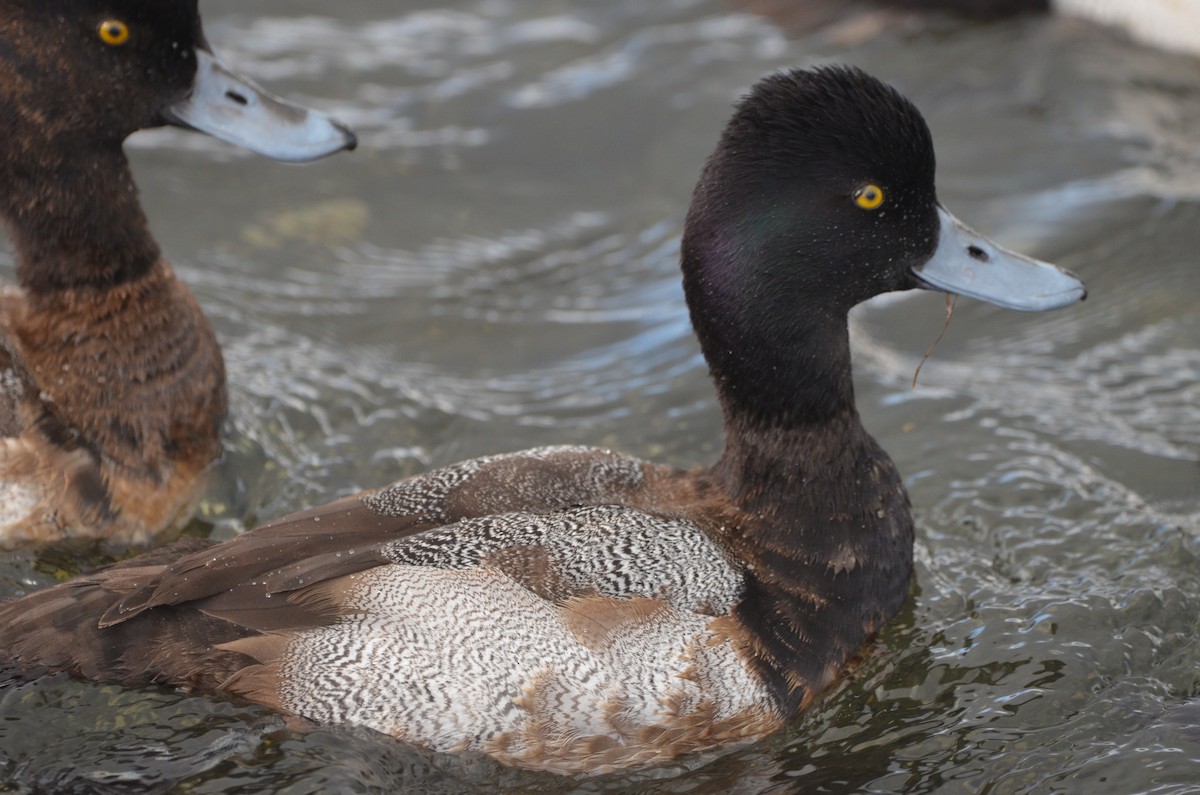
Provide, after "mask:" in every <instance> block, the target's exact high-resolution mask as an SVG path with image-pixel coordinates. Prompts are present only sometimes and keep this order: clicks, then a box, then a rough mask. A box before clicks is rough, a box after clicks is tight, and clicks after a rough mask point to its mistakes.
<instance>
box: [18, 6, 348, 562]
mask: <svg viewBox="0 0 1200 795" xmlns="http://www.w3.org/2000/svg"><path fill="white" fill-rule="evenodd" d="M162 124H175V125H179V126H183V127H188V128H192V129H196V130H200V131H203V132H206V133H209V134H211V135H215V136H217V137H219V138H224V139H226V140H229V141H233V142H234V143H237V144H240V145H242V146H244V147H247V148H249V149H251V150H254V151H257V152H260V153H262V154H265V155H268V156H271V157H274V158H278V159H282V160H310V159H313V158H317V157H321V156H324V155H327V154H331V153H333V152H336V151H338V150H340V149H344V148H352V147H353V146H354V143H355V139H354V135H353V133H351V132H350V130H349V129H347V128H346V127H345V126H343V125H341V124H340V123H338V122H336V121H334V120H332V119H330V118H328V117H326V116H323V115H321V114H318V113H314V112H310V111H307V110H305V109H303V108H298V107H295V106H293V105H289V104H286V103H284V102H282V101H281V100H279V99H277V98H275V97H272V96H271V95H269V94H266V93H264V92H263V91H262V90H261V89H259V88H257V87H255V86H254V85H253V84H251V83H249V82H247V81H246V80H244V79H242V78H239V77H238V76H237V75H235V74H233V73H231V72H230V71H229V70H227V69H225V68H224V67H223V66H222V65H221V64H220V62H219V61H217V60H216V59H215V58H214V57H213V54H212V52H211V50H210V49H209V46H208V44H207V42H206V41H205V39H204V33H203V31H202V30H201V26H200V16H199V13H198V11H197V7H196V2H195V0H104V1H103V2H102V1H101V0H0V216H2V217H3V219H4V223H5V226H6V228H7V230H8V233H9V237H10V239H11V241H12V244H13V245H14V247H15V248H16V258H17V278H18V282H19V285H20V286H19V288H16V287H8V288H0V547H5V546H8V547H11V546H18V545H23V544H37V543H44V542H49V541H54V540H57V539H60V538H63V537H104V538H108V539H112V540H114V541H117V542H120V543H123V544H124V543H142V542H145V541H147V540H148V539H150V538H151V537H153V536H154V535H155V534H156V533H159V532H160V531H162V530H165V529H167V528H170V527H172V526H174V525H176V524H179V523H182V522H183V521H186V519H187V518H188V517H189V516H190V514H191V511H192V509H193V507H194V505H195V502H196V500H197V499H198V497H199V494H200V492H201V490H202V487H203V483H204V478H203V477H202V474H203V473H204V472H205V471H206V470H207V469H208V468H209V467H210V465H211V464H212V463H213V461H214V460H215V459H216V458H217V456H218V455H219V453H220V450H221V443H220V428H221V424H222V421H223V419H224V416H225V409H226V396H225V370H224V364H223V363H222V360H221V352H220V349H219V348H218V346H217V342H216V339H215V337H214V335H213V330H212V327H211V326H210V325H209V323H208V321H207V320H206V319H205V317H204V315H203V314H202V313H201V311H200V308H199V307H198V306H197V304H196V301H195V299H194V298H193V296H192V294H191V293H190V292H189V291H188V289H187V287H185V286H184V285H183V284H182V283H180V282H179V281H178V280H177V279H176V278H175V274H174V273H173V272H172V270H171V267H170V266H169V265H168V264H167V263H166V261H165V260H164V259H163V257H162V254H161V253H160V252H159V248H158V245H157V244H156V243H155V242H154V238H153V237H151V235H150V231H149V229H148V228H147V225H146V218H145V216H144V215H143V213H142V209H141V207H140V205H139V204H138V199H137V190H136V188H135V187H134V184H133V177H132V175H131V174H130V170H129V164H128V162H127V161H126V159H125V155H124V153H123V151H122V148H121V147H122V142H123V141H124V140H125V138H126V137H128V136H129V135H130V134H132V133H133V132H135V131H136V130H139V129H142V128H146V127H155V126H159V125H162Z"/></svg>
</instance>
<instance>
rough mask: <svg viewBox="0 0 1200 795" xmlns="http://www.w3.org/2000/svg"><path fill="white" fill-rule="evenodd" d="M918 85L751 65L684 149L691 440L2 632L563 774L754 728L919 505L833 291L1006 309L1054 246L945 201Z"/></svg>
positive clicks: (343, 520) (141, 581) (201, 559)
mask: <svg viewBox="0 0 1200 795" xmlns="http://www.w3.org/2000/svg"><path fill="white" fill-rule="evenodd" d="M933 177H934V158H933V148H932V143H931V139H930V136H929V131H928V129H927V127H926V125H925V123H924V120H923V119H922V118H921V116H920V114H919V113H918V112H917V110H916V109H915V108H914V107H913V106H912V105H911V104H910V103H909V102H908V101H907V100H905V99H904V98H903V97H901V96H900V95H899V94H898V93H897V92H895V91H894V90H893V89H891V88H889V87H887V86H885V85H884V84H882V83H880V82H879V81H877V80H875V79H874V78H872V77H870V76H868V75H866V74H864V73H863V72H861V71H858V70H855V69H850V68H840V67H828V68H822V69H816V70H812V71H800V70H797V71H792V72H786V73H781V74H777V75H774V76H771V77H768V78H766V79H764V80H763V81H761V82H760V83H759V84H758V85H756V86H755V87H754V89H753V90H752V91H751V93H750V94H749V95H748V97H747V98H746V99H745V100H743V101H742V103H741V104H740V105H739V107H738V109H737V111H736V112H735V114H734V117H733V119H732V121H731V122H730V123H729V125H728V127H727V128H726V130H725V133H724V135H723V136H722V138H721V140H720V143H719V144H718V146H717V148H716V151H715V152H714V154H713V155H712V157H711V158H710V159H709V161H708V163H707V165H706V166H705V168H704V171H703V173H702V175H701V177H700V181H699V184H698V185H697V188H696V191H695V194H694V196H693V201H692V206H691V211H690V212H689V214H688V219H687V223H686V228H685V233H684V238H683V252H682V253H683V257H682V268H683V278H684V287H685V293H686V296H687V300H688V304H689V308H690V310H691V315H692V320H693V324H694V326H695V328H696V332H697V335H698V337H699V339H700V342H701V347H702V349H703V352H704V355H705V357H706V359H707V361H708V364H709V366H710V369H711V371H712V375H713V378H714V381H715V383H716V387H717V392H718V396H719V399H720V402H721V406H722V409H723V412H724V423H725V434H726V445H725V449H724V451H723V453H722V455H721V456H720V458H719V459H718V461H717V462H716V463H714V464H713V465H712V466H708V467H702V468H698V469H688V470H684V469H677V468H672V467H668V466H662V465H658V464H654V463H651V462H647V461H643V460H640V459H636V458H633V457H630V456H626V455H622V454H619V453H614V452H610V451H605V450H598V449H593V448H582V447H552V448H541V449H536V450H529V451H525V452H520V453H512V454H508V455H500V456H494V457H488V458H482V459H475V460H472V461H467V462H463V463H460V464H456V465H452V466H448V467H444V468H441V469H437V470H434V471H431V472H428V473H426V474H423V475H418V476H416V477H412V478H409V479H406V480H402V481H400V482H398V483H395V484H393V485H391V486H387V487H384V488H382V489H378V490H374V491H369V492H365V493H362V494H359V495H354V496H350V497H346V498H343V499H342V500H339V501H337V502H334V503H332V504H330V505H326V506H322V507H319V508H314V509H310V510H307V511H303V512H301V513H298V514H294V515H292V516H289V517H285V518H282V519H280V520H278V521H276V522H273V523H270V524H267V525H264V526H262V527H259V528H257V529H255V530H252V531H250V532H248V533H246V534H244V535H243V536H240V537H238V538H235V539H232V540H230V541H226V542H224V543H221V544H216V545H208V544H204V543H203V542H196V541H188V542H185V543H181V544H179V545H176V546H174V547H171V548H165V549H162V550H158V551H155V552H151V553H149V554H148V555H146V556H143V557H141V558H135V559H133V560H130V561H127V562H125V563H122V564H120V565H118V566H116V567H113V568H111V569H108V570H105V571H101V572H98V573H96V574H94V575H91V576H87V577H82V578H79V579H77V580H75V581H72V582H68V583H65V584H63V585H61V586H59V587H56V588H52V589H49V590H47V591H43V592H41V593H35V594H32V595H30V596H27V597H24V598H22V599H20V600H17V601H14V602H10V603H8V604H7V605H5V606H4V607H3V608H0V656H3V657H4V658H6V659H7V660H9V661H11V662H16V663H19V664H30V665H38V666H42V667H48V668H51V669H56V670H66V671H70V672H72V673H74V674H76V675H79V676H83V677H87V678H90V679H96V680H103V681H115V682H122V683H128V684H136V683H149V682H157V683H164V684H170V685H176V686H185V687H195V688H200V689H205V690H215V691H224V692H228V693H234V694H238V695H241V696H244V697H246V698H248V699H250V700H252V701H255V702H258V703H261V704H265V705H268V706H270V707H272V708H275V709H278V710H280V711H282V712H285V713H289V714H292V715H296V716H300V717H302V718H305V719H308V720H310V721H316V722H321V723H344V724H357V725H362V726H367V727H371V728H373V729H376V730H378V731H381V732H385V733H387V734H390V735H393V736H395V737H398V738H401V739H403V740H406V741H409V742H412V743H416V744H419V745H422V746H425V747H428V748H432V749H435V750H439V751H468V750H469V751H481V752H484V753H487V754H490V755H492V756H493V757H495V758H496V759H499V760H501V761H503V762H505V763H509V764H514V765H519V766H524V767H531V768H539V769H544V770H551V771H557V772H562V773H594V772H601V771H606V770H612V769H616V768H620V767H624V766H629V765H640V764H653V763H659V762H663V761H666V760H669V759H672V758H674V757H676V756H678V755H680V754H682V753H687V752H693V751H704V750H711V749H713V748H716V747H718V746H720V745H722V744H725V743H729V742H735V741H739V740H748V739H751V738H756V737H761V736H763V735H765V734H767V733H769V732H772V731H774V730H776V729H778V728H779V727H781V726H783V725H784V724H785V723H787V722H788V721H790V720H792V719H793V718H794V717H795V716H796V715H798V714H799V713H801V712H802V711H803V710H804V709H805V708H806V707H807V706H808V705H810V704H811V703H812V701H813V699H814V698H815V697H817V696H818V695H819V694H820V693H821V692H822V691H823V690H824V689H825V688H827V687H828V686H829V685H830V683H832V682H833V681H834V680H835V679H836V678H837V676H838V675H839V674H840V673H841V672H842V671H843V670H844V668H845V666H846V665H847V663H848V661H849V660H850V659H851V658H852V657H853V656H854V655H856V654H858V653H859V651H860V649H861V648H862V646H863V644H864V642H865V641H866V640H867V639H868V638H869V637H870V636H871V635H872V634H873V633H874V632H876V631H877V630H878V629H879V628H880V627H881V626H882V625H883V624H884V623H885V622H887V621H888V620H889V619H890V618H891V617H892V616H893V615H894V614H895V613H896V612H897V610H898V609H899V608H900V606H901V605H902V604H903V602H904V600H905V599H906V597H907V593H908V584H909V580H910V578H911V576H912V548H913V520H912V516H911V513H910V509H909V503H908V497H907V495H906V492H905V489H904V486H903V483H902V481H901V478H900V475H899V473H898V472H897V470H896V467H895V465H894V464H893V463H892V461H891V460H890V459H889V458H888V456H887V454H886V453H885V452H884V451H883V450H882V449H881V448H880V447H879V445H878V444H877V443H876V442H875V441H874V440H873V439H872V438H871V436H870V435H869V434H868V433H867V432H866V430H865V429H864V428H863V426H862V423H861V421H860V419H859V416H858V412H857V410H856V408H855V405H854V394H853V385H852V381H851V370H850V346H849V334H848V326H847V313H848V311H849V309H850V308H851V307H852V306H853V305H855V304H857V303H859V302H861V301H863V300H866V299H868V298H870V297H871V296H874V295H877V294H879V293H883V292H887V291H891V290H902V289H910V288H914V287H927V288H936V289H945V290H953V291H955V292H960V293H963V294H968V295H974V296H976V297H980V298H985V299H988V300H992V301H994V302H997V303H1000V304H1002V305H1006V306H1011V307H1013V308H1017V309H1026V310H1037V309H1051V308H1055V307H1058V306H1064V305H1066V304H1069V303H1072V302H1074V301H1076V300H1079V299H1080V298H1082V297H1083V294H1084V291H1083V287H1082V285H1081V284H1080V283H1079V282H1078V281H1077V280H1076V279H1075V278H1074V277H1072V276H1070V275H1069V274H1067V273H1065V272H1063V271H1060V270H1059V269H1056V268H1054V267H1053V266H1050V265H1046V264H1045V263H1040V262H1037V261H1034V260H1028V259H1025V258H1021V257H1019V256H1018V255H1014V254H1011V253H1010V252H1006V251H1004V250H1003V249H1000V248H999V247H997V246H995V245H994V244H992V243H991V242H990V241H988V240H986V239H984V238H982V237H980V236H978V235H976V234H975V233H973V232H971V231H970V230H969V229H968V228H966V227H965V226H963V225H962V224H960V223H958V222H957V221H956V220H955V219H954V218H953V216H951V215H950V214H949V213H948V212H946V211H945V210H944V209H942V208H941V207H940V205H939V204H938V202H937V198H936V193H935V191H934V183H933Z"/></svg>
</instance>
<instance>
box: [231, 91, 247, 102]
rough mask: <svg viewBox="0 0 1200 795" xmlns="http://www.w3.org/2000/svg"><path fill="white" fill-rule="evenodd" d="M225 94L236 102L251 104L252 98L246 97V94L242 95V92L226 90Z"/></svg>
mask: <svg viewBox="0 0 1200 795" xmlns="http://www.w3.org/2000/svg"><path fill="white" fill-rule="evenodd" d="M225 96H226V97H228V98H229V99H232V100H233V101H234V102H236V103H237V104H239V105H249V104H250V100H248V99H246V98H245V97H244V96H242V95H241V94H239V93H238V92H236V91H226V92H225Z"/></svg>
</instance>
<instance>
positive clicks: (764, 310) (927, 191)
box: [683, 67, 1085, 419]
mask: <svg viewBox="0 0 1200 795" xmlns="http://www.w3.org/2000/svg"><path fill="white" fill-rule="evenodd" d="M934 171H935V158H934V151H933V142H932V138H931V136H930V133H929V128H928V126H927V125H926V124H925V120H924V119H923V118H922V117H921V114H920V113H919V112H918V111H917V109H916V108H915V107H914V106H913V105H912V103H910V102H909V101H908V100H907V99H905V98H904V97H903V96H901V95H900V94H899V93H898V92H897V91H895V90H894V89H892V88H890V87H888V86H887V85H885V84H883V83H881V82H880V81H878V80H876V79H875V78H873V77H871V76H870V75H867V74H866V73H864V72H862V71H860V70H858V69H854V68H847V67H825V68H818V69H814V70H795V71H790V72H784V73H779V74H775V75H772V76H770V77H767V78H765V79H764V80H762V81H760V82H759V83H758V84H757V85H756V86H754V88H753V89H752V90H751V92H750V93H749V95H748V96H746V97H745V98H744V99H743V100H742V102H741V103H740V104H739V105H738V107H737V109H736V111H735V113H734V115H733V118H732V120H731V121H730V122H729V124H728V126H727V127H726V129H725V131H724V133H723V134H722V136H721V138H720V141H719V143H718V145H717V148H716V150H715V151H714V153H713V154H712V155H711V157H710V158H709V160H708V162H707V164H706V165H705V168H704V170H703V172H702V174H701V177H700V181H699V183H698V185H697V187H696V190H695V193H694V195H693V199H692V205H691V209H690V211H689V213H688V218H687V223H686V226H685V230H684V238H683V274H684V288H685V292H686V294H687V299H688V305H689V308H690V310H691V314H692V321H693V324H694V325H695V327H696V331H697V334H698V336H699V337H700V340H701V345H702V348H703V349H704V353H705V356H706V358H707V359H708V362H709V365H710V367H711V369H712V371H713V374H714V377H715V378H716V380H717V385H718V389H719V391H720V392H721V395H722V399H723V402H724V404H725V405H726V408H727V409H729V408H730V407H731V406H735V405H736V406H740V407H741V408H742V409H744V410H752V411H755V412H757V413H760V414H768V415H770V416H772V417H775V418H777V419H778V418H780V417H781V416H792V417H809V418H813V419H820V418H822V417H824V416H827V415H828V414H829V413H831V412H832V411H834V410H836V409H837V408H839V407H843V406H850V407H852V406H853V396H852V387H851V385H850V375H849V373H850V367H849V346H848V337H847V330H846V329H847V313H848V311H849V310H850V308H851V307H852V306H854V305H855V304H858V303H860V302H862V301H865V300H867V299H868V298H871V297H873V296H876V295H879V294H881V293H885V292H890V291H894V290H908V289H914V288H918V289H933V290H944V291H948V292H954V293H960V294H962V295H967V296H970V297H972V298H978V299H981V300H984V301H989V302H991V303H994V304H997V305H999V306H1004V307H1009V308H1013V309H1022V310H1044V309H1053V308H1056V307H1060V306H1065V305H1067V304H1070V303H1073V302H1075V301H1078V300H1080V299H1082V298H1083V297H1084V295H1085V291H1084V288H1083V285H1082V284H1081V283H1080V282H1079V280H1078V279H1076V278H1075V277H1074V276H1072V275H1071V274H1069V273H1068V272H1066V271H1064V270H1062V269H1060V268H1057V267H1056V266H1053V265H1049V264H1047V263H1044V262H1039V261H1037V260H1034V259H1030V258H1028V257H1024V256H1021V255H1018V254H1014V253H1013V252H1010V251H1007V250H1005V249H1003V248H1001V247H1000V246H998V245H996V244H995V243H993V242H991V241H989V240H987V239H986V238H984V237H982V236H981V235H979V234H978V233H976V232H974V231H972V230H971V229H970V227H968V226H966V225H965V224H964V223H962V222H961V221H959V220H958V219H956V218H955V217H954V216H953V215H951V214H950V213H949V212H948V211H947V210H945V209H944V208H943V207H942V206H941V205H940V204H939V202H938V199H937V192H936V190H935V187H934Z"/></svg>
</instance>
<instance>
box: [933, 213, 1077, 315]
mask: <svg viewBox="0 0 1200 795" xmlns="http://www.w3.org/2000/svg"><path fill="white" fill-rule="evenodd" d="M938 219H939V221H940V222H941V232H940V234H939V236H938V244H937V249H936V250H934V252H933V256H932V257H930V258H929V259H928V260H927V261H926V262H925V263H924V264H921V265H918V266H916V267H914V268H913V274H914V275H915V276H916V277H917V280H918V282H919V286H920V287H924V288H925V289H928V290H944V291H945V292H948V293H957V294H958V295H965V296H968V297H970V298H978V299H979V300H981V301H987V302H988V303H991V304H995V305H996V306H1002V307H1005V308H1006V309H1018V310H1020V311H1022V312H1044V311H1046V310H1048V309H1058V308H1060V307H1064V306H1068V305H1069V304H1073V303H1075V302H1076V301H1082V300H1083V299H1084V298H1086V297H1087V289H1086V288H1085V287H1084V286H1083V282H1081V281H1079V279H1077V278H1075V275H1074V274H1072V273H1071V272H1070V271H1067V270H1064V269H1063V268H1060V267H1058V266H1057V265H1051V264H1050V263H1048V262H1042V261H1040V260H1036V259H1033V258H1031V257H1026V256H1023V255H1021V254H1017V253H1015V252H1012V251H1008V250H1007V249H1004V248H1001V247H1000V246H998V245H996V244H995V243H993V242H992V241H990V240H988V239H987V238H986V237H984V236H983V235H981V234H979V233H978V232H976V231H975V230H974V229H972V228H971V227H969V226H967V225H966V224H964V223H963V222H962V221H960V220H958V219H957V218H955V217H954V216H953V215H951V214H950V213H949V212H947V211H946V210H945V209H943V208H942V207H938Z"/></svg>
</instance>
